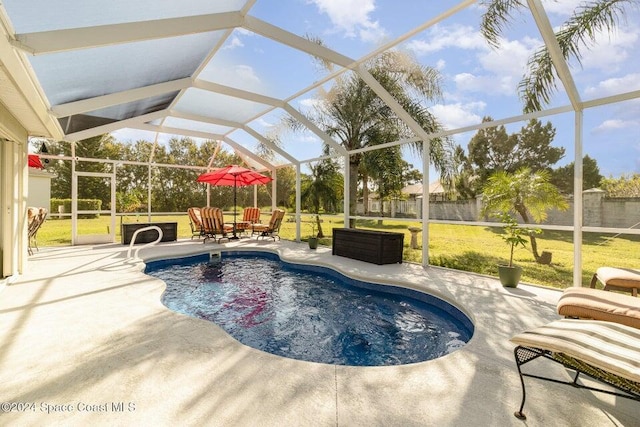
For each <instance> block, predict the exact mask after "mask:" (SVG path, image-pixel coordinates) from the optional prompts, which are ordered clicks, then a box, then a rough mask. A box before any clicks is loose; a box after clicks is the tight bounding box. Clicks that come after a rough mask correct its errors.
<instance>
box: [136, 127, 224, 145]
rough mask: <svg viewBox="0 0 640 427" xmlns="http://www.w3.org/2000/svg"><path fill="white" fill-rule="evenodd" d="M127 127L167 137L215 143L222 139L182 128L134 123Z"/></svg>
mask: <svg viewBox="0 0 640 427" xmlns="http://www.w3.org/2000/svg"><path fill="white" fill-rule="evenodd" d="M128 127H129V128H131V129H139V130H147V131H149V132H159V133H166V134H169V135H180V136H191V137H193V138H202V139H211V140H216V141H217V140H219V139H222V137H223V135H220V134H217V133H211V132H203V131H199V130H190V129H183V128H174V127H170V126H164V125H153V124H151V123H136V124H133V125H131V126H128Z"/></svg>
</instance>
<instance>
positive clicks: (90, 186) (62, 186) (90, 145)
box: [47, 134, 122, 209]
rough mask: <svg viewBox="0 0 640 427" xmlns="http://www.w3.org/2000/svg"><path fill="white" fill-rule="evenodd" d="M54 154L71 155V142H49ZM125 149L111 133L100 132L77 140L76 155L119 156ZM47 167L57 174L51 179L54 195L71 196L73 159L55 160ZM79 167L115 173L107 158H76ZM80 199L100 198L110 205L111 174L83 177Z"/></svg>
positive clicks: (108, 157) (80, 180) (103, 207)
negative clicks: (102, 176) (106, 160)
mask: <svg viewBox="0 0 640 427" xmlns="http://www.w3.org/2000/svg"><path fill="white" fill-rule="evenodd" d="M48 145H49V152H50V153H51V154H62V155H65V156H71V143H69V142H66V141H59V142H54V143H49V144H48ZM121 153H122V145H121V144H119V143H118V141H116V140H115V139H114V138H113V137H112V136H111V135H109V134H105V135H99V136H95V137H92V138H87V139H84V140H82V141H78V142H77V143H76V149H75V155H76V157H79V158H81V159H82V158H95V159H113V160H116V159H119V158H120V156H121ZM47 169H49V170H50V171H52V172H54V173H55V174H56V175H57V177H56V179H54V180H52V181H51V196H52V197H54V198H62V199H66V198H70V197H71V179H72V177H71V169H72V168H71V161H70V160H53V161H51V162H50V163H49V164H48V166H47ZM76 171H79V172H97V173H112V172H113V164H111V163H105V162H100V163H98V162H90V161H82V160H79V161H77V162H76ZM78 198H79V199H99V200H101V201H102V209H110V205H111V186H110V182H109V180H108V179H107V178H99V177H79V179H78Z"/></svg>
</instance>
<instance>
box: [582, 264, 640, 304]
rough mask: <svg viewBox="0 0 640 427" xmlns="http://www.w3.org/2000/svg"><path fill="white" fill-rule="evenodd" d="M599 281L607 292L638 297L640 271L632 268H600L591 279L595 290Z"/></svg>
mask: <svg viewBox="0 0 640 427" xmlns="http://www.w3.org/2000/svg"><path fill="white" fill-rule="evenodd" d="M598 280H599V281H600V282H602V284H603V285H604V290H605V291H624V292H630V293H631V295H633V296H634V297H637V296H638V288H640V270H633V269H631V268H615V267H600V268H598V269H597V270H596V274H594V275H593V277H592V278H591V287H592V288H595V287H596V283H598Z"/></svg>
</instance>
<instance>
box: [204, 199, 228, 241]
mask: <svg viewBox="0 0 640 427" xmlns="http://www.w3.org/2000/svg"><path fill="white" fill-rule="evenodd" d="M200 213H201V215H202V228H203V230H204V234H203V235H204V236H205V237H204V241H203V243H207V240H209V239H213V240H214V241H215V242H217V243H220V241H221V240H222V239H228V237H227V233H231V232H233V226H231V225H225V223H224V217H223V215H222V210H221V209H220V208H211V207H204V208H202V209H201V210H200Z"/></svg>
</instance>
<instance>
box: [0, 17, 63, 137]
mask: <svg viewBox="0 0 640 427" xmlns="http://www.w3.org/2000/svg"><path fill="white" fill-rule="evenodd" d="M0 15H1V16H0V66H1V67H3V68H4V69H5V70H6V71H7V74H8V75H9V76H11V79H12V80H13V83H14V84H15V87H16V89H17V90H18V91H19V92H20V94H21V95H22V97H23V98H24V99H25V100H27V102H28V104H29V106H30V107H31V109H32V110H33V112H34V113H35V115H36V116H37V117H38V120H39V121H40V122H41V123H42V125H43V126H44V128H45V129H46V130H47V131H48V132H49V135H41V136H44V137H51V138H56V139H59V138H62V135H63V132H62V128H61V127H60V124H59V123H58V121H57V120H55V119H54V118H53V117H51V115H50V114H49V105H48V104H47V103H46V102H45V99H46V98H45V97H44V95H43V92H41V89H40V87H39V86H38V84H37V83H36V82H37V79H36V78H35V77H34V75H33V73H32V70H31V67H30V66H29V65H28V62H27V61H26V59H25V58H24V55H22V54H21V53H20V52H18V51H16V49H14V48H13V46H12V45H11V44H10V43H9V40H10V29H8V28H7V27H6V26H5V24H4V23H5V22H6V18H5V16H4V8H3V7H2V6H1V5H0ZM16 118H17V119H18V120H20V117H16Z"/></svg>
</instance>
